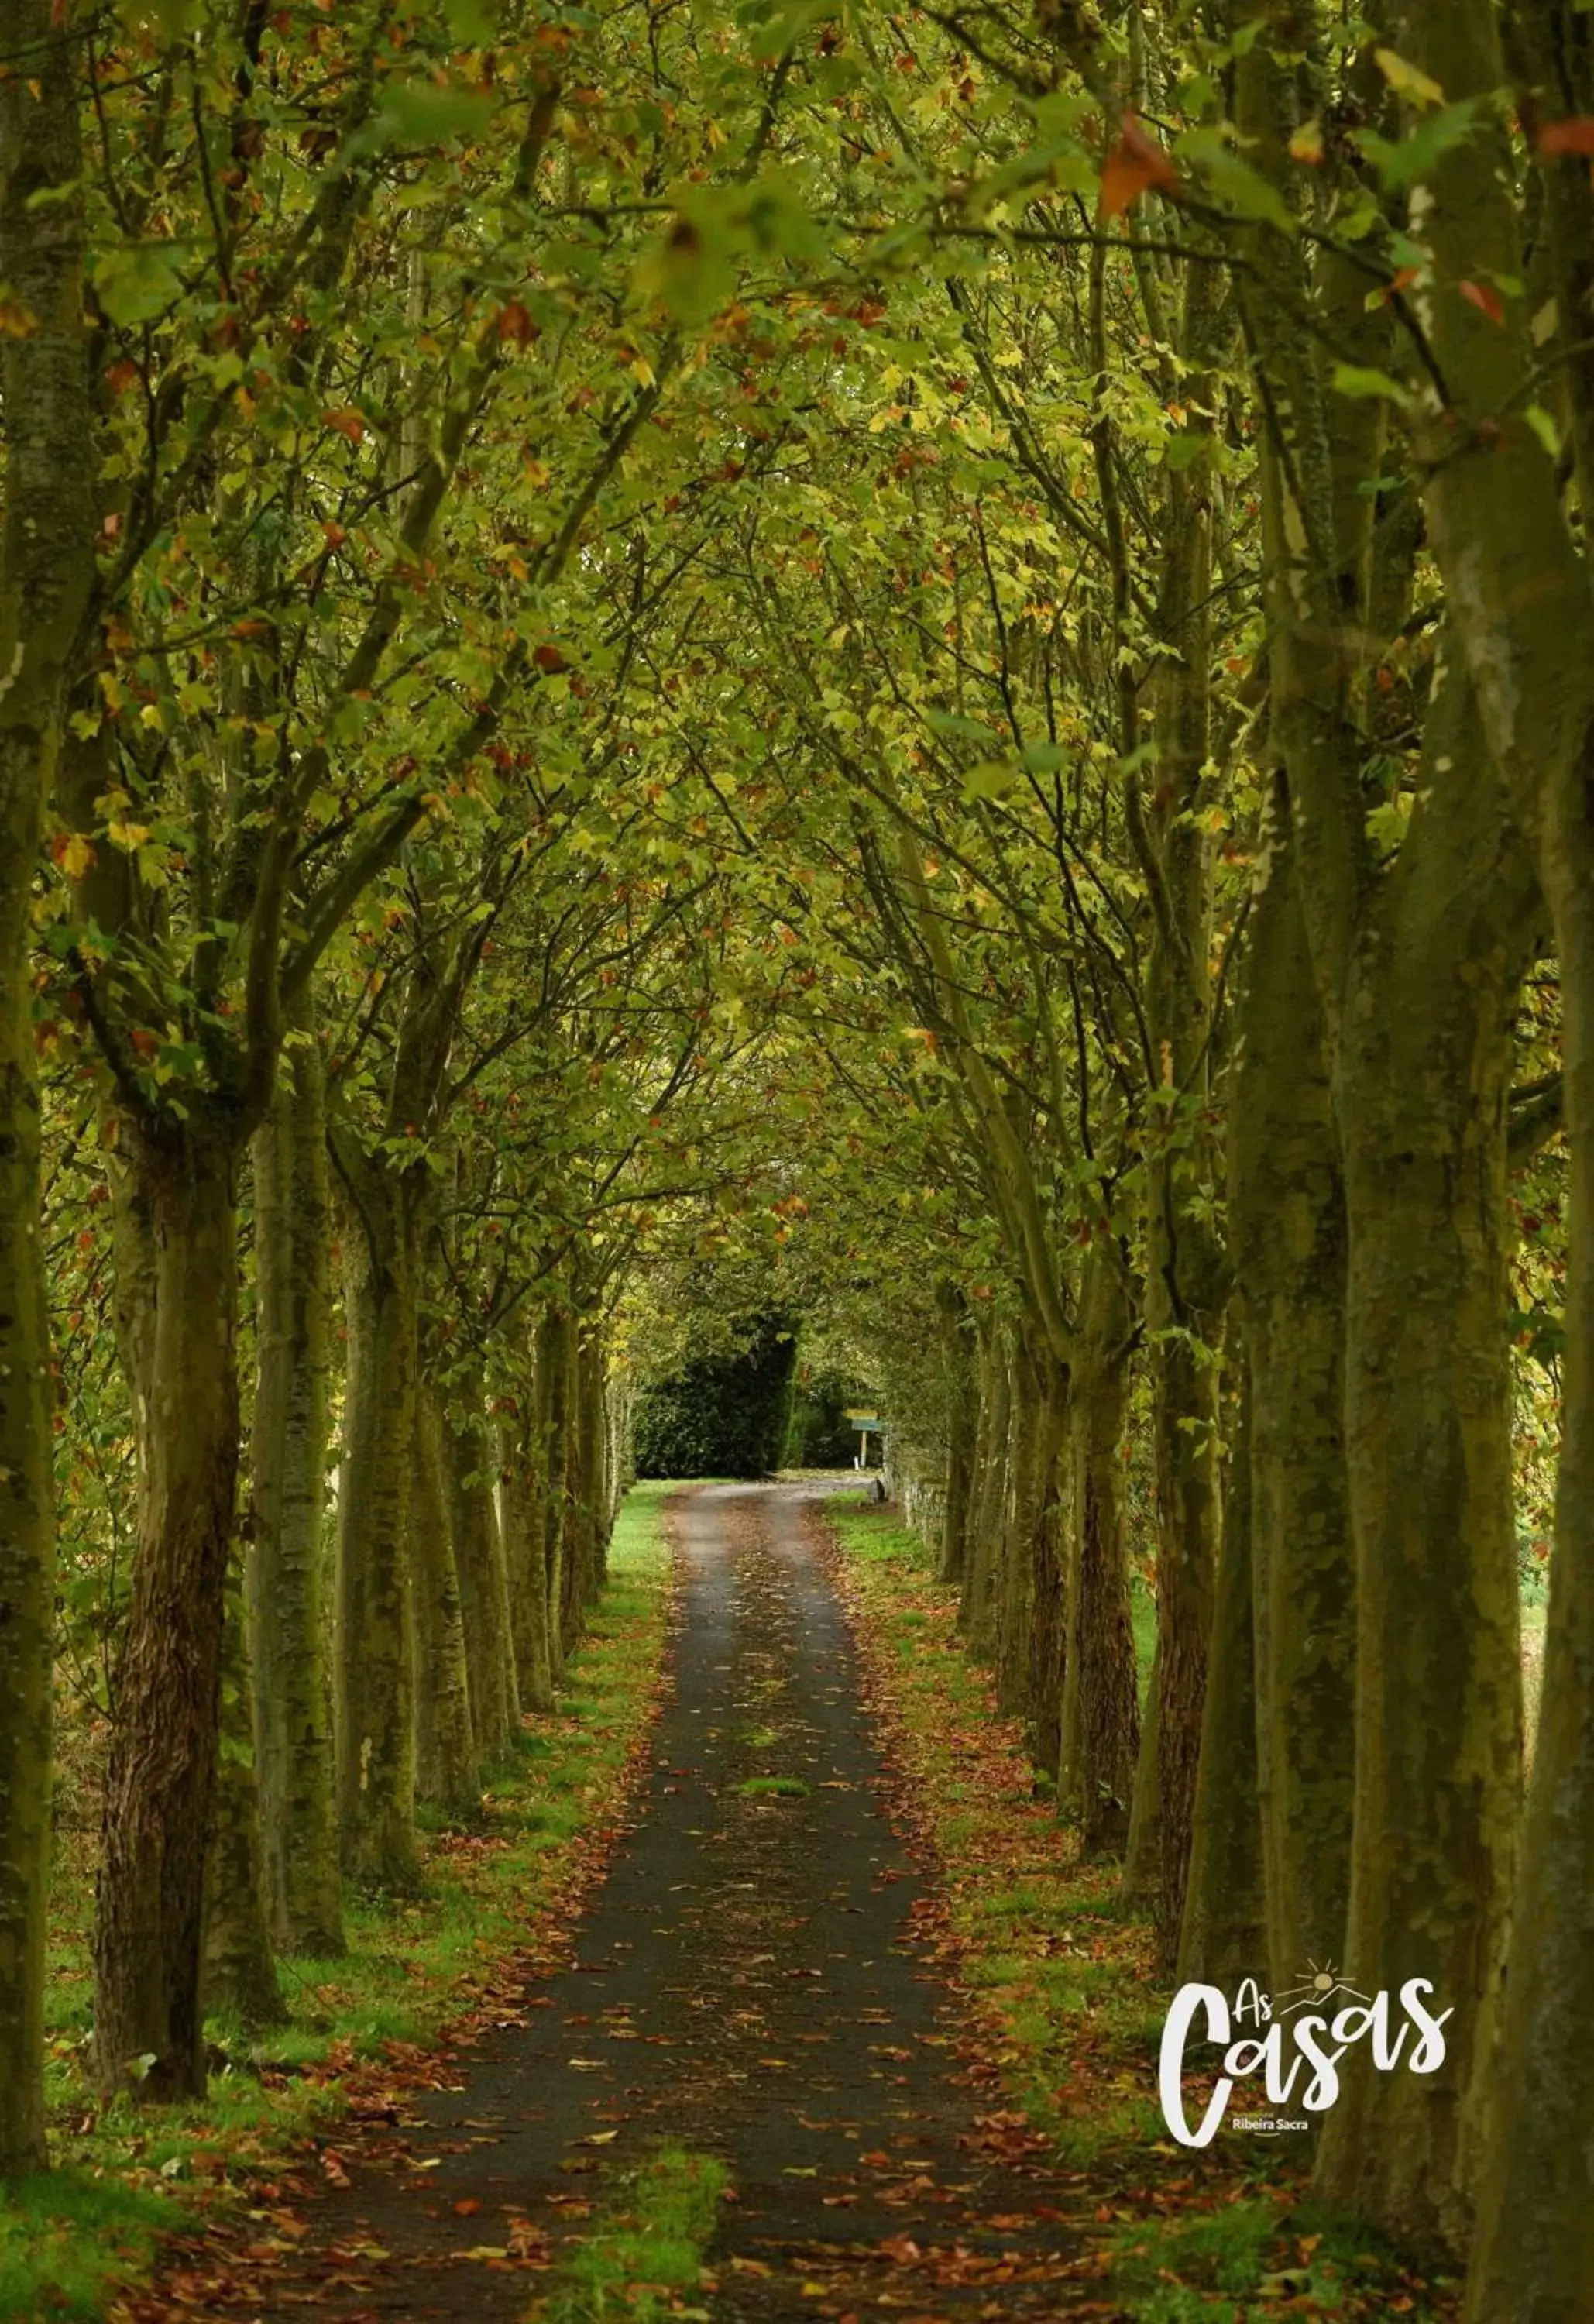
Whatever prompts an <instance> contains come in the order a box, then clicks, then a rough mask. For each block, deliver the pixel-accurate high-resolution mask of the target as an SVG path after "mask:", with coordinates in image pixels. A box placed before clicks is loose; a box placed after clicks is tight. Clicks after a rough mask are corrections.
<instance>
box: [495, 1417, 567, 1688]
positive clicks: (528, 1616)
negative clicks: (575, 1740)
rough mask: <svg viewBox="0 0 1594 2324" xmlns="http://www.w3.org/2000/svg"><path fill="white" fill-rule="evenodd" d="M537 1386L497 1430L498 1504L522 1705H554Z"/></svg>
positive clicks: (516, 1670) (545, 1516)
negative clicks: (549, 1641) (537, 1423)
mask: <svg viewBox="0 0 1594 2324" xmlns="http://www.w3.org/2000/svg"><path fill="white" fill-rule="evenodd" d="M536 1406H537V1395H536V1388H535V1385H534V1384H533V1383H531V1382H530V1381H529V1382H528V1383H527V1384H526V1387H525V1390H524V1392H523V1393H522V1394H521V1397H519V1398H518V1399H517V1401H516V1406H515V1409H514V1411H513V1412H512V1413H509V1414H506V1415H505V1416H504V1418H503V1419H502V1421H501V1423H500V1424H499V1431H498V1461H499V1470H498V1477H499V1482H498V1507H499V1523H500V1525H501V1526H502V1532H503V1546H504V1562H505V1563H506V1565H507V1566H508V1569H509V1586H510V1612H511V1620H512V1623H513V1628H514V1641H515V1672H516V1677H517V1681H518V1683H519V1687H520V1695H521V1706H522V1708H523V1709H525V1710H527V1711H539V1712H547V1711H551V1710H552V1709H553V1707H554V1683H553V1662H552V1657H551V1655H550V1652H549V1647H548V1562H547V1556H546V1553H545V1550H544V1539H545V1525H546V1518H547V1512H546V1509H545V1508H544V1504H543V1496H542V1492H541V1489H540V1481H539V1480H540V1469H541V1456H540V1454H539V1445H538V1430H537V1425H536Z"/></svg>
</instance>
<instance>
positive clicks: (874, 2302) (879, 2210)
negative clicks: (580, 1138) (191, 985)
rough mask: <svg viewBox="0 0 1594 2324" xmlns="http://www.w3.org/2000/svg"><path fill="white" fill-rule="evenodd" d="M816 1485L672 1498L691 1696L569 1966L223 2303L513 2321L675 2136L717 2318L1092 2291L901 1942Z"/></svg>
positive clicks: (996, 2309) (1047, 2194) (871, 1757)
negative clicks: (699, 2159) (698, 2206)
mask: <svg viewBox="0 0 1594 2324" xmlns="http://www.w3.org/2000/svg"><path fill="white" fill-rule="evenodd" d="M825 1489H829V1488H825ZM813 1490H814V1489H811V1488H810V1489H805V1488H803V1487H801V1486H795V1485H779V1486H748V1487H742V1486H708V1487H704V1488H701V1489H697V1490H696V1491H695V1492H693V1493H691V1494H690V1495H688V1496H686V1497H684V1498H683V1499H682V1500H681V1501H680V1502H678V1503H677V1505H676V1511H675V1522H676V1526H677V1539H678V1541H679V1544H680V1548H681V1552H682V1557H683V1563H684V1569H685V1573H684V1588H683V1591H682V1598H681V1604H680V1609H679V1618H678V1622H677V1631H676V1635H675V1637H674V1638H673V1641H672V1645H671V1648H670V1658H671V1669H672V1673H673V1687H672V1691H671V1693H670V1696H669V1699H668V1701H667V1702H666V1705H665V1708H664V1711H663V1714H662V1717H661V1720H660V1722H659V1726H658V1728H657V1729H656V1730H655V1737H654V1751H653V1764H652V1768H651V1772H650V1777H649V1779H648V1781H647V1783H646V1784H645V1785H644V1787H643V1791H642V1794H641V1796H640V1799H639V1801H638V1803H637V1808H636V1821H635V1825H634V1829H633V1830H632V1831H631V1835H630V1836H629V1838H628V1839H627V1840H625V1841H624V1842H623V1843H622V1847H621V1849H620V1851H619V1853H618V1855H617V1856H616V1858H615V1860H614V1863H613V1868H612V1870H611V1873H610V1875H609V1877H608V1880H607V1882H606V1883H605V1885H604V1888H603V1890H602V1891H601V1893H600V1894H599V1895H598V1896H597V1898H596V1900H595V1902H594V1905H593V1907H592V1909H591V1910H590V1912H589V1913H588V1914H587V1916H586V1918H585V1921H584V1922H583V1923H582V1924H581V1927H580V1930H579V1932H578V1937H577V1941H578V1958H577V1960H576V1963H575V1965H574V1966H572V1967H571V1968H570V1969H567V1970H566V1971H564V1972H563V1973H561V1974H559V1975H557V1976H555V1977H553V1978H548V1979H547V1980H545V1981H544V1982H543V1983H542V1984H541V1985H539V1987H534V1988H532V1989H530V1990H529V1991H528V1992H527V1994H526V1995H525V1997H524V2000H523V2005H522V2006H521V2008H519V2009H518V2010H516V2011H515V2012H514V2013H513V2014H512V2016H511V2017H509V2018H506V2020H505V2022H503V2023H502V2024H501V2025H500V2026H499V2027H498V2028H497V2029H496V2030H495V2031H494V2032H493V2034H492V2036H491V2037H490V2038H489V2039H488V2040H487V2041H485V2042H483V2043H479V2044H478V2045H476V2046H475V2048H473V2049H472V2050H470V2051H468V2052H463V2053H462V2054H461V2056H460V2057H459V2059H458V2061H457V2065H456V2072H455V2074H454V2075H453V2076H452V2077H451V2079H452V2080H453V2081H454V2083H455V2084H456V2087H453V2088H450V2089H438V2090H436V2091H433V2092H430V2093H427V2094H423V2095H422V2097H421V2098H419V2099H418V2100H417V2101H416V2103H415V2107H414V2110H413V2112H412V2113H410V2114H409V2115H407V2116H406V2117H405V2120H404V2122H403V2124H402V2125H401V2126H399V2130H398V2133H397V2135H394V2133H393V2132H391V2131H390V2132H389V2133H388V2134H387V2135H386V2137H385V2138H383V2137H382V2135H376V2136H374V2137H373V2136H371V2135H367V2136H366V2138H365V2140H364V2142H363V2143H362V2142H361V2141H358V2140H355V2141H343V2140H340V2141H339V2143H338V2144H339V2151H340V2153H342V2154H343V2157H344V2161H345V2163H346V2168H347V2171H348V2173H349V2178H350V2183H349V2185H348V2186H347V2187H346V2188H339V2189H334V2190H329V2191H328V2192H327V2194H326V2195H325V2196H324V2197H323V2198H322V2199H319V2200H318V2201H317V2202H316V2203H315V2204H314V2205H313V2206H311V2207H310V2210H309V2220H310V2225H309V2234H308V2235H307V2236H304V2238H303V2240H302V2241H301V2242H299V2244H298V2245H297V2246H295V2247H294V2248H292V2249H290V2250H282V2251H278V2252H276V2253H274V2254H272V2258H271V2261H270V2263H269V2264H266V2265H265V2266H264V2267H263V2274H262V2278H261V2281H260V2283H259V2287H258V2292H257V2296H255V2297H253V2298H252V2299H250V2300H249V2301H246V2302H244V2303H243V2304H241V2305H237V2306H229V2307H227V2308H226V2309H225V2310H213V2311H212V2312H213V2313H215V2314H217V2315H218V2316H219V2315H222V2314H225V2315H226V2316H227V2317H229V2318H242V2317H249V2318H252V2319H260V2324H285V2319H289V2318H294V2319H303V2318H304V2317H305V2316H306V2313H307V2310H309V2312H310V2313H312V2314H314V2315H316V2316H318V2317H320V2318H325V2319H337V2324H356V2320H357V2324H374V2319H384V2324H385V2319H465V2318H470V2319H482V2324H487V2319H497V2318H511V2317H513V2318H520V2317H522V2316H523V2315H524V2314H525V2312H526V2310H527V2308H528V2305H529V2303H530V2301H531V2299H532V2298H533V2296H534V2295H535V2293H536V2292H537V2291H538V2290H539V2286H540V2284H541V2283H542V2282H546V2278H545V2277H543V2276H541V2275H540V2274H539V2273H538V2272H536V2263H537V2261H538V2258H539V2255H541V2254H544V2253H546V2250H547V2249H548V2245H549V2243H550V2242H551V2244H552V2245H553V2246H554V2247H555V2248H557V2244H558V2242H559V2240H560V2239H561V2237H562V2236H563V2235H564V2234H566V2233H568V2232H570V2231H572V2230H576V2231H579V2227H580V2225H581V2223H582V2220H583V2218H585V2215H586V2212H587V2208H588V2207H589V2206H593V2205H601V2203H602V2201H603V2199H604V2188H605V2183H606V2182H608V2181H611V2180H612V2177H613V2173H614V2172H616V2170H619V2169H623V2167H624V2166H625V2164H626V2163H628V2162H630V2161H631V2160H634V2159H635V2158H637V2157H638V2156H640V2154H642V2153H645V2152H646V2151H647V2149H648V2148H649V2146H650V2145H651V2144H656V2143H657V2142H659V2140H661V2139H666V2138H668V2140H670V2141H671V2142H673V2143H677V2144H682V2145H685V2146H687V2147H690V2148H695V2149H699V2150H704V2151H707V2152H711V2153H716V2154H718V2155H720V2156H721V2157H722V2158H723V2160H724V2162H725V2163H726V2164H727V2165H728V2167H729V2169H730V2172H731V2175H732V2179H733V2185H734V2190H735V2199H734V2201H733V2202H730V2203H727V2204H726V2205H725V2206H724V2207H723V2218H724V2224H723V2230H722V2233H721V2236H720V2238H719V2240H718V2242H717V2243H716V2245H715V2246H714V2253H713V2264H714V2268H715V2272H716V2274H717V2277H718V2282H719V2287H720V2288H719V2292H718V2293H717V2295H716V2297H715V2300H714V2316H715V2317H716V2319H722V2324H733V2319H772V2318H780V2317H788V2316H789V2317H797V2316H808V2317H812V2316H815V2315H821V2316H823V2315H829V2316H832V2317H841V2316H847V2315H851V2314H852V2313H853V2312H854V2311H857V2310H862V2309H868V2310H871V2311H873V2312H874V2313H876V2314H892V2315H897V2316H898V2317H902V2318H904V2319H911V2324H931V2319H937V2318H941V2317H951V2316H964V2315H979V2314H983V2315H988V2316H1002V2317H1008V2316H1011V2317H1015V2318H1027V2317H1040V2316H1046V2315H1056V2314H1057V2313H1059V2312H1060V2311H1061V2310H1065V2309H1066V2308H1068V2307H1069V2306H1070V2305H1072V2304H1073V2301H1074V2300H1075V2299H1076V2298H1077V2297H1079V2296H1080V2289H1081V2288H1080V2287H1078V2286H1076V2285H1075V2284H1074V2283H1073V2282H1071V2281H1070V2279H1069V2278H1068V2276H1067V2275H1066V2274H1065V2273H1064V2253H1065V2252H1066V2251H1070V2250H1073V2249H1074V2248H1076V2246H1075V2245H1074V2240H1073V2236H1072V2235H1071V2233H1070V2231H1069V2230H1067V2229H1066V2228H1065V2227H1063V2226H1062V2225H1061V2224H1059V2222H1060V2216H1061V2214H1060V2209H1059V2208H1058V2206H1057V2204H1056V2201H1055V2190H1053V2189H1052V2188H1051V2187H1049V2186H1048V2184H1047V2183H1046V2180H1045V2179H1044V2177H1043V2176H1042V2175H1040V2173H1039V2172H1038V2171H1037V2169H1036V2168H1034V2167H1032V2166H1031V2165H1030V2164H1029V2163H1027V2161H1026V2160H1025V2158H1024V2155H1023V2151H1022V2150H1023V2145H1024V2141H1023V2139H1022V2137H1017V2138H1016V2137H1015V2135H1014V2131H1013V2126H1012V2123H1011V2119H1010V2118H1008V2119H1006V2120H1004V2119H1003V2117H1002V2116H1001V2114H1000V2098H999V2097H994V2096H992V2095H991V2094H990V2091H989V2090H987V2091H986V2092H985V2094H984V2095H983V2097H981V2094H980V2092H979V2090H978V2089H977V2088H975V2087H972V2085H971V2082H970V2080H969V2079H968V2077H967V2076H966V2074H965V2073H964V2072H963V2068H962V2065H961V2061H960V2057H959V2053H958V2047H957V2043H958V2035H959V2033H960V2031H961V2030H962V2029H960V2027H959V2024H958V2023H957V2021H956V2020H955V2018H954V2017H953V2016H952V2015H950V2014H949V2013H948V2011H947V2010H946V2009H945V2008H944V2007H943V2006H942V2005H943V2001H944V1997H943V1996H942V1995H940V1994H939V1993H938V1991H937V1988H936V1986H935V1982H934V1980H933V1978H931V1976H930V1975H929V1974H928V1972H927V1970H926V1968H925V1967H924V1966H923V1965H922V1963H921V1962H920V1961H919V1960H916V1957H915V1956H916V1950H917V1949H916V1946H915V1943H914V1941H913V1938H912V1933H911V1932H912V1927H913V1922H914V1914H915V1908H916V1905H917V1904H918V1902H919V1900H920V1897H921V1895H922V1885H921V1882H920V1879H919V1877H918V1876H917V1873H916V1871H915V1869H914V1867H913V1866H912V1864H911V1862H910V1861H909V1859H908V1856H907V1854H906V1852H905V1850H904V1849H903V1848H902V1846H901V1844H900V1843H899V1841H898V1840H897V1838H896V1836H895V1835H894V1833H893V1831H892V1827H891V1824H890V1821H889V1815H888V1812H887V1808H886V1804H885V1798H884V1769H883V1766H882V1763H881V1759H880V1750H879V1745H878V1742H877V1739H876V1738H875V1735H874V1732H873V1729H872V1725H871V1720H869V1718H868V1716H867V1714H866V1713H865V1711H863V1709H862V1707H861V1703H860V1701H859V1694H858V1685H857V1673H856V1669H855V1666H854V1659H853V1655H852V1646H851V1642H850V1639H849V1637H848V1633H847V1630H846V1627H845V1623H844V1621H843V1616H842V1612H841V1609H840V1607H839V1604H838V1602H837V1600H836V1596H835V1593H834V1590H833V1588H832V1586H831V1583H830V1581H829V1579H828V1575H827V1572H826V1564H825V1554H824V1552H823V1548H822V1536H821V1534H820V1530H819V1528H818V1527H817V1526H816V1523H815V1517H814V1515H813ZM777 1784H779V1785H783V1786H785V1787H786V1788H784V1789H777V1788H775V1786H776V1785H777ZM749 1786H751V1788H748V1787H749ZM384 2146H385V2147H386V2148H387V2149H388V2150H389V2151H388V2152H387V2153H382V2148H383V2147H384ZM1016 2152H1017V2156H1018V2159H1017V2160H1015V2159H1014V2157H1015V2153H1016ZM263 2235H264V2236H265V2238H266V2240H267V2242H270V2241H271V2234H270V2227H269V2224H268V2225H267V2226H266V2227H264V2228H263ZM505 2248H507V2251H508V2253H509V2254H510V2257H509V2258H508V2259H499V2260H497V2261H496V2262H494V2261H493V2259H492V2258H490V2257H485V2256H484V2255H486V2254H489V2253H492V2252H493V2251H501V2250H504V2249H505ZM262 2256H263V2259H264V2254H263V2255H262ZM185 2312H187V2313H188V2314H189V2315H190V2316H191V2315H193V2314H194V2312H195V2311H194V2310H193V2309H192V2308H189V2309H188V2310H186V2311H185ZM1098 2312H1099V2311H1098Z"/></svg>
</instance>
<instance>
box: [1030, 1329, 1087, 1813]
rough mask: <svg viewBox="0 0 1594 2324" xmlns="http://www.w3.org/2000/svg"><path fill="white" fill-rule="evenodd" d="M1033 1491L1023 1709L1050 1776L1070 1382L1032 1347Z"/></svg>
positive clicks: (1064, 1570) (1067, 1499)
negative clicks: (1033, 1395) (1035, 1385)
mask: <svg viewBox="0 0 1594 2324" xmlns="http://www.w3.org/2000/svg"><path fill="white" fill-rule="evenodd" d="M1034 1369H1035V1377H1036V1384H1037V1397H1036V1405H1035V1414H1034V1421H1033V1425H1034V1427H1035V1430H1036V1434H1037V1443H1036V1448H1035V1455H1034V1458H1035V1464H1036V1475H1037V1489H1036V1500H1035V1511H1034V1517H1033V1520H1032V1524H1031V1530H1030V1534H1029V1538H1028V1541H1027V1544H1026V1545H1025V1547H1026V1550H1027V1565H1028V1569H1029V1579H1028V1588H1027V1598H1028V1619H1027V1632H1028V1668H1027V1677H1026V1686H1025V1701H1026V1710H1027V1717H1028V1720H1029V1724H1030V1729H1031V1737H1032V1741H1031V1748H1032V1750H1033V1753H1034V1757H1035V1763H1036V1766H1037V1767H1040V1768H1043V1769H1044V1770H1045V1771H1046V1775H1049V1776H1052V1777H1053V1778H1055V1775H1056V1773H1057V1769H1058V1766H1059V1764H1060V1762H1061V1757H1062V1750H1063V1694H1064V1683H1065V1678H1066V1671H1067V1655H1068V1566H1069V1562H1070V1553H1069V1545H1070V1538H1071V1535H1072V1534H1073V1526H1074V1508H1073V1501H1074V1486H1075V1480H1074V1477H1073V1460H1072V1453H1073V1432H1072V1429H1071V1426H1070V1411H1069V1388H1070V1376H1069V1374H1068V1373H1067V1372H1065V1371H1064V1369H1063V1368H1062V1367H1061V1366H1060V1365H1059V1364H1057V1363H1056V1362H1055V1360H1054V1359H1053V1358H1052V1357H1051V1356H1050V1355H1049V1354H1048V1353H1047V1352H1046V1349H1045V1347H1044V1346H1042V1345H1040V1344H1037V1347H1036V1350H1035V1357H1034Z"/></svg>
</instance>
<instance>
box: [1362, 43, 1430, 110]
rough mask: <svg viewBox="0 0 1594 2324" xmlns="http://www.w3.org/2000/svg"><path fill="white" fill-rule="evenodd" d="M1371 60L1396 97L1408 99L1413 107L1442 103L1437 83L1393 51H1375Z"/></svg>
mask: <svg viewBox="0 0 1594 2324" xmlns="http://www.w3.org/2000/svg"><path fill="white" fill-rule="evenodd" d="M1373 58H1374V60H1375V62H1376V63H1377V68H1378V70H1379V71H1380V72H1381V73H1382V74H1383V76H1384V78H1385V79H1386V80H1387V82H1388V84H1389V86H1390V88H1392V89H1393V90H1394V91H1395V94H1396V97H1409V98H1410V100H1411V102H1412V103H1413V104H1414V105H1442V104H1443V103H1444V91H1443V89H1442V88H1440V86H1439V83H1438V82H1437V81H1436V80H1431V79H1430V78H1429V77H1428V75H1427V74H1426V73H1425V72H1424V71H1423V70H1422V69H1421V68H1420V67H1419V66H1417V65H1413V64H1408V63H1407V62H1406V60H1405V58H1404V57H1402V56H1397V55H1396V52H1395V51H1394V50H1393V49H1375V50H1374V51H1373Z"/></svg>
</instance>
